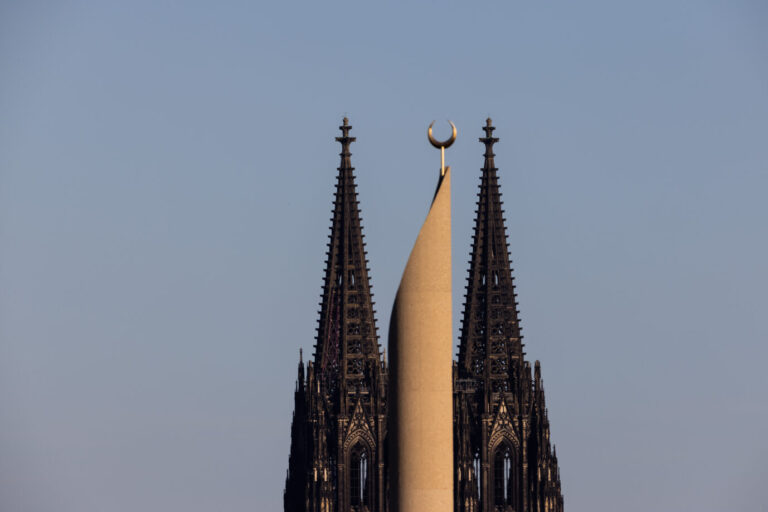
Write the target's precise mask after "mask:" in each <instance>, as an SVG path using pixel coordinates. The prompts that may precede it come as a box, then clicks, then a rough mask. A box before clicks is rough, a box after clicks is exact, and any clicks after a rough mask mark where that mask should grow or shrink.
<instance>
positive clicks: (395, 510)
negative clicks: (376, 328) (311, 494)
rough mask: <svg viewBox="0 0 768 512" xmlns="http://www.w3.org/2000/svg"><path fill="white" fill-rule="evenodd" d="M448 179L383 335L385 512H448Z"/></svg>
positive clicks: (450, 451) (437, 196) (441, 187)
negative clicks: (386, 361) (386, 366)
mask: <svg viewBox="0 0 768 512" xmlns="http://www.w3.org/2000/svg"><path fill="white" fill-rule="evenodd" d="M451 307H452V303H451V172H450V167H447V168H446V172H445V176H444V177H443V178H442V180H441V181H440V182H439V185H438V188H437V191H436V193H435V197H434V199H433V201H432V206H431V208H430V210H429V213H428V214H427V218H426V220H425V221H424V225H423V226H422V228H421V231H420V232H419V236H418V237H417V239H416V243H415V244H414V246H413V250H412V251H411V255H410V257H409V258H408V263H407V265H406V267H405V271H404V272H403V277H402V280H401V281H400V287H399V288H398V291H397V296H396V297H395V303H394V307H393V310H392V320H391V323H390V329H389V354H390V384H389V389H390V403H389V411H390V412H389V415H390V424H389V432H388V436H389V443H390V457H391V462H390V500H391V501H390V504H391V505H392V512H438V511H439V512H452V511H453V410H452V407H453V403H452V393H453V389H452V375H451V374H452V366H453V364H452V362H453V359H452V348H451V344H452V339H453V332H452V328H451V321H452V316H451Z"/></svg>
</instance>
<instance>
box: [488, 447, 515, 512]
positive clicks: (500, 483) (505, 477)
mask: <svg viewBox="0 0 768 512" xmlns="http://www.w3.org/2000/svg"><path fill="white" fill-rule="evenodd" d="M514 454H515V452H514V450H513V449H512V447H511V446H510V445H509V444H507V443H502V444H501V445H500V446H499V447H498V448H497V449H496V453H495V454H494V456H493V502H494V504H495V505H496V506H497V507H507V506H510V507H513V506H514V505H515V502H516V500H517V492H516V490H517V466H516V465H515V455H514Z"/></svg>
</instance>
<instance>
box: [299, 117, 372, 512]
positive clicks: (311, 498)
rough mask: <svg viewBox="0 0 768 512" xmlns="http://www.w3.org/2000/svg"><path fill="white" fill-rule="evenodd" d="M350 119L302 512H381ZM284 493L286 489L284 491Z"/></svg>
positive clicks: (311, 401) (312, 379)
mask: <svg viewBox="0 0 768 512" xmlns="http://www.w3.org/2000/svg"><path fill="white" fill-rule="evenodd" d="M351 128H352V127H351V126H350V125H349V120H348V119H347V118H346V117H345V118H344V121H343V124H342V126H340V127H339V129H340V130H341V133H342V135H341V137H336V141H337V142H340V143H341V153H340V156H341V163H340V165H339V167H338V174H337V178H336V193H335V199H334V206H333V217H332V219H331V234H330V235H329V242H328V252H327V260H326V267H325V276H324V280H323V292H322V301H321V302H320V319H319V323H318V329H317V338H316V343H315V352H314V358H313V359H314V360H313V361H311V362H310V363H309V364H308V365H307V378H306V381H307V383H306V388H305V389H306V403H307V406H306V408H307V421H306V429H307V439H308V440H307V446H308V448H307V452H308V455H307V464H306V468H305V471H306V474H307V477H306V482H307V484H306V492H305V493H304V494H303V495H301V496H296V497H294V501H296V502H299V504H298V505H297V508H290V507H288V505H286V511H288V510H301V511H306V512H310V511H311V512H342V511H344V512H346V511H363V510H365V511H368V512H383V511H384V510H386V503H385V491H386V481H385V457H384V438H385V435H386V428H385V427H386V384H387V376H386V371H385V369H384V366H383V362H382V358H381V354H380V348H379V344H378V334H377V331H376V322H375V318H374V309H373V301H372V293H371V284H370V281H369V277H368V271H369V270H368V267H367V263H368V261H367V259H366V253H365V243H364V242H363V234H362V226H361V219H360V209H359V206H358V204H359V202H358V200H357V190H356V188H357V187H356V185H355V175H354V167H352V164H351V159H350V157H351V153H350V144H351V143H352V142H354V141H355V137H351V136H350V135H349V132H350V130H351ZM286 491H288V485H286Z"/></svg>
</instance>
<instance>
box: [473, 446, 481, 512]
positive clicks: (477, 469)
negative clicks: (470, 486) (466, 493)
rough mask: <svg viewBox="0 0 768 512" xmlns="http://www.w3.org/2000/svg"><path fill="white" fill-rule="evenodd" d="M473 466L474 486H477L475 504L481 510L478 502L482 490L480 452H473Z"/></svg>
mask: <svg viewBox="0 0 768 512" xmlns="http://www.w3.org/2000/svg"><path fill="white" fill-rule="evenodd" d="M473 466H474V470H475V485H476V486H477V504H478V509H479V510H482V506H481V505H480V500H482V499H483V488H482V486H481V484H482V479H483V467H482V465H481V463H480V450H477V451H476V452H475V457H474V461H473Z"/></svg>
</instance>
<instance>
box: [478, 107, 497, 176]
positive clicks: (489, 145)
mask: <svg viewBox="0 0 768 512" xmlns="http://www.w3.org/2000/svg"><path fill="white" fill-rule="evenodd" d="M495 129H496V128H495V127H494V126H493V121H492V120H491V118H490V117H489V118H488V119H486V120H485V126H484V127H483V130H484V131H485V137H480V139H479V140H480V142H482V143H483V144H485V168H486V169H490V168H492V167H494V165H495V164H494V163H493V157H494V154H493V145H494V144H496V143H497V142H499V139H498V137H494V136H493V130H495Z"/></svg>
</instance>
